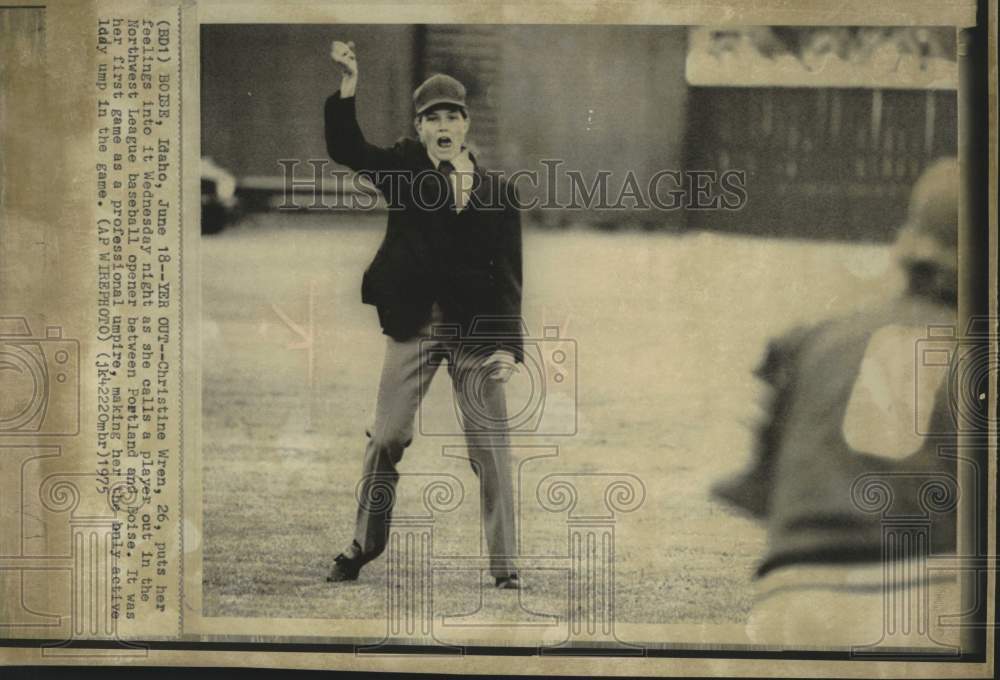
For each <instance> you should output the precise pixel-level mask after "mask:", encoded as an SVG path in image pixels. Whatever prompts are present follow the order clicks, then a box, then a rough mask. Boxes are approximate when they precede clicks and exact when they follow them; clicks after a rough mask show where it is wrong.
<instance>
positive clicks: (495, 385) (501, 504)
mask: <svg viewBox="0 0 1000 680" xmlns="http://www.w3.org/2000/svg"><path fill="white" fill-rule="evenodd" d="M439 319H440V312H439V310H438V309H437V307H436V306H435V310H434V314H433V316H432V318H431V320H430V321H429V322H428V323H427V325H426V326H425V327H424V328H423V329H421V331H420V333H419V334H418V336H417V337H415V338H412V339H410V340H406V341H403V342H400V341H397V340H393V339H392V338H389V337H387V338H386V351H385V360H384V363H383V366H382V377H381V380H380V382H379V388H378V401H377V403H376V406H375V423H374V425H373V426H372V428H371V429H370V430H369V431H368V444H367V447H366V448H365V460H364V471H363V475H362V479H361V482H360V484H359V488H358V499H359V505H358V515H357V526H356V528H355V532H354V540H355V541H356V542H357V544H358V545H359V546H360V548H361V554H362V556H363V557H364V559H365V560H366V561H367V560H372V559H375V558H376V557H378V556H379V555H380V554H381V553H382V551H383V550H385V545H386V540H387V533H388V529H389V522H390V519H391V516H392V505H393V501H394V496H395V489H396V484H397V482H398V481H399V473H398V472H397V470H396V465H397V464H398V463H399V461H400V460H401V459H402V457H403V451H404V450H405V449H406V447H407V446H409V445H410V443H411V442H412V440H413V425H414V420H415V417H416V413H417V409H418V408H419V406H420V401H421V399H423V397H424V395H426V394H427V389H428V388H429V387H430V383H431V379H432V378H433V376H434V374H435V373H436V369H437V366H438V362H437V361H435V358H436V357H437V358H439V357H440V356H441V352H440V351H435V350H436V349H445V348H447V349H448V350H449V355H450V356H451V357H452V358H453V360H449V361H448V374H449V375H450V377H451V380H452V388H453V391H454V398H455V400H456V404H458V405H459V411H460V413H461V415H462V425H463V428H464V431H465V437H466V443H467V445H468V452H469V462H470V463H471V465H472V469H473V471H474V472H475V473H476V476H477V477H478V478H479V483H480V499H481V502H480V507H481V511H482V521H483V530H484V532H485V534H486V543H487V546H488V548H489V553H490V571H491V573H492V574H493V576H508V575H510V574H513V573H514V572H515V567H514V560H513V558H514V554H515V551H516V543H515V537H514V491H513V485H512V479H511V462H510V445H509V437H508V431H507V424H506V421H507V403H506V396H505V392H504V385H503V383H502V382H499V381H496V380H493V379H490V378H488V377H486V376H485V373H484V370H485V369H483V368H482V361H483V359H484V358H485V356H484V354H483V353H482V352H463V351H461V350H460V351H457V352H456V351H454V350H455V346H456V344H457V342H456V341H455V340H452V341H450V342H447V343H445V342H441V343H437V342H435V341H433V340H432V339H431V328H432V324H433V323H436V322H438V320H439ZM473 390H474V391H475V394H472V391H473ZM473 399H474V400H475V401H474V404H475V407H474V408H472V407H470V406H468V404H469V403H470V400H473Z"/></svg>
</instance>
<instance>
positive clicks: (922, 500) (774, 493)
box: [716, 295, 957, 575]
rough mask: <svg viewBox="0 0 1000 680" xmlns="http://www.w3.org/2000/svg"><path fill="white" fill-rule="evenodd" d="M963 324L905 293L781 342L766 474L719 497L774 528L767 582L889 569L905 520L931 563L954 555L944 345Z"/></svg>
mask: <svg viewBox="0 0 1000 680" xmlns="http://www.w3.org/2000/svg"><path fill="white" fill-rule="evenodd" d="M954 324H955V309H954V308H953V307H949V306H946V305H942V304H939V303H936V302H934V301H931V300H928V299H926V298H922V297H919V296H914V295H906V296H903V297H900V298H898V299H896V300H893V301H891V302H889V303H886V304H883V305H880V306H878V307H875V308H872V309H868V310H865V311H862V312H859V313H856V314H853V315H851V316H848V317H843V318H839V319H835V320H831V321H827V322H825V323H822V324H819V325H817V326H814V327H812V328H804V329H798V330H795V331H793V332H791V333H789V334H787V335H785V336H784V337H782V338H780V339H778V340H776V341H774V342H772V343H771V345H770V347H769V349H768V352H767V355H766V357H765V360H764V362H763V363H762V365H761V366H760V367H759V368H758V371H757V374H758V376H759V377H760V378H762V379H763V380H765V381H766V382H767V383H768V384H769V385H770V386H771V387H772V388H773V390H772V393H771V394H772V397H773V400H772V402H771V404H770V408H769V409H768V410H769V416H768V418H767V419H766V420H765V423H764V425H763V427H762V428H761V429H760V431H759V432H758V451H757V460H756V464H755V467H754V468H753V469H752V470H750V472H749V473H747V474H745V475H743V476H742V477H741V478H739V479H737V480H735V481H734V482H731V483H729V484H725V485H720V486H719V487H717V488H716V493H717V494H718V495H720V496H722V497H723V498H724V499H725V500H728V501H729V502H731V503H734V504H737V505H739V506H741V507H742V508H744V509H745V510H748V511H750V512H751V513H752V514H754V515H755V516H757V517H759V518H762V519H764V520H765V521H766V522H767V528H768V547H767V553H766V556H765V559H764V562H763V563H762V564H761V566H760V568H759V570H758V574H759V575H762V574H764V573H765V572H767V571H769V570H770V569H773V568H775V567H777V566H781V565H784V564H790V563H802V562H840V561H868V560H878V559H882V556H883V547H884V541H883V532H884V530H886V529H887V528H891V526H896V525H894V524H893V523H894V522H899V521H905V522H909V523H910V524H911V525H912V526H914V527H920V526H924V527H926V529H927V530H929V543H930V545H929V548H930V551H931V552H932V553H938V552H951V551H954V550H955V535H956V528H955V519H956V518H955V512H954V505H955V502H956V499H957V479H956V467H957V466H956V463H955V459H954V458H953V457H950V456H949V454H952V455H953V454H954V437H953V436H952V435H951V434H950V433H953V432H954V430H955V424H954V423H953V420H952V417H951V413H950V408H949V404H948V394H947V384H948V361H949V359H950V357H949V351H950V350H951V349H953V348H954V345H953V341H952V340H951V339H948V338H945V339H942V335H945V334H946V333H947V331H948V330H949V329H950V328H951V327H953V326H954ZM918 533H919V531H918Z"/></svg>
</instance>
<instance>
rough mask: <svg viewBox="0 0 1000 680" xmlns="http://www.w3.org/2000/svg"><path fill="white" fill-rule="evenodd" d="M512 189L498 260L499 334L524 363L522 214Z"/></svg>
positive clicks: (506, 204)
mask: <svg viewBox="0 0 1000 680" xmlns="http://www.w3.org/2000/svg"><path fill="white" fill-rule="evenodd" d="M518 206H519V203H518V202H517V194H516V192H515V190H514V187H513V186H507V187H506V191H505V193H504V217H503V226H502V229H501V234H500V238H499V239H498V244H499V248H498V252H497V254H496V258H495V263H496V266H495V273H494V276H495V278H496V284H497V301H498V307H499V312H500V316H501V329H500V332H501V333H502V334H503V335H504V336H505V337H507V338H509V342H510V344H511V346H512V347H513V348H514V358H515V360H516V361H518V362H523V361H524V321H523V319H522V317H521V285H522V261H521V211H520V209H519V208H518Z"/></svg>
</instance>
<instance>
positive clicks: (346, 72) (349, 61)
mask: <svg viewBox="0 0 1000 680" xmlns="http://www.w3.org/2000/svg"><path fill="white" fill-rule="evenodd" d="M330 58H331V59H333V63H334V64H336V65H337V68H339V69H340V72H341V73H342V74H343V76H344V77H345V78H354V77H355V76H357V75H358V58H357V57H356V56H355V55H354V43H353V42H350V41H349V42H346V43H343V42H340V41H339V40H334V41H333V44H332V45H331V46H330Z"/></svg>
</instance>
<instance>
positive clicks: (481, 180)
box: [405, 137, 497, 213]
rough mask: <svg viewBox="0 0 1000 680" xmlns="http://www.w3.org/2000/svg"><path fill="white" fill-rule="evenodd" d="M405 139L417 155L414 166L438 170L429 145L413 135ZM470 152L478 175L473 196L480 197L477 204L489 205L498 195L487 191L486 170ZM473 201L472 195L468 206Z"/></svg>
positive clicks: (475, 172)
mask: <svg viewBox="0 0 1000 680" xmlns="http://www.w3.org/2000/svg"><path fill="white" fill-rule="evenodd" d="M405 139H407V141H409V142H410V143H411V144H412V147H413V151H414V155H415V156H416V158H414V166H415V167H416V169H417V170H437V168H436V167H435V165H434V162H433V161H432V160H431V157H430V155H429V154H428V153H427V147H425V146H424V145H423V144H421V143H420V142H419V141H417V140H415V139H413V138H412V137H408V138H405ZM468 153H469V160H470V161H472V172H473V174H475V176H476V180H475V182H474V183H473V185H472V192H471V193H472V195H473V196H475V197H476V199H478V203H477V205H480V206H483V205H489V202H490V201H495V200H497V199H496V197H492V196H490V194H488V193H486V192H488V191H489V186H488V185H487V181H486V180H487V177H486V172H485V171H484V170H483V168H482V167H481V166H480V165H479V161H478V160H476V155H475V154H474V153H472V151H471V150H469V152H468ZM471 203H472V199H471V197H470V199H469V203H467V204H466V207H468V205H469V204H471ZM462 212H463V213H464V212H465V210H463V211H462Z"/></svg>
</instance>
